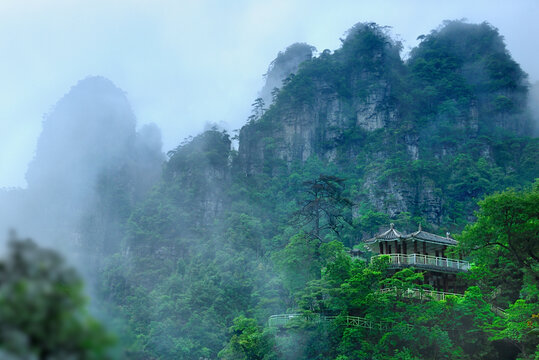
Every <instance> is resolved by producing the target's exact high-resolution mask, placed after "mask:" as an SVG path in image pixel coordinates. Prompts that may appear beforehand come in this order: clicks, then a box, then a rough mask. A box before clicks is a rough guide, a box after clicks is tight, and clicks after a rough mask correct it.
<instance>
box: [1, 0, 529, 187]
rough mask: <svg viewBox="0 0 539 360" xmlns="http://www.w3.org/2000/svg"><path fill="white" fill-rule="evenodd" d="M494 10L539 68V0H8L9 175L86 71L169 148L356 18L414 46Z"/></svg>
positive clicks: (4, 35) (4, 157)
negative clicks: (280, 61) (120, 95)
mask: <svg viewBox="0 0 539 360" xmlns="http://www.w3.org/2000/svg"><path fill="white" fill-rule="evenodd" d="M461 18H466V19H468V20H469V21H470V22H482V21H488V22H490V23H491V24H493V25H494V26H496V27H497V28H498V29H499V30H500V33H501V34H502V35H504V37H505V39H506V43H507V45H508V48H509V50H510V51H511V53H512V55H513V57H514V58H515V59H516V61H517V62H519V63H520V64H521V66H522V67H523V69H524V70H525V71H526V72H528V74H529V75H530V80H531V81H532V82H534V81H537V80H539V61H538V60H537V59H539V46H538V45H537V44H538V42H537V36H538V35H539V21H538V18H539V1H538V0H529V1H527V0H514V1H496V0H485V1H473V0H466V1H456V0H452V1H433V0H426V1H420V0H416V1H411V0H410V1H404V0H403V1H372V0H369V1H363V0H350V1H333V2H330V1H327V0H320V1H318V0H265V1H255V0H250V1H248V0H221V1H218V0H147V1H143V0H87V1H78V0H0V54H1V55H0V150H1V151H0V187H2V186H25V181H24V174H25V172H26V166H27V164H28V162H29V161H30V160H31V158H32V157H33V153H34V151H35V146H36V140H37V136H38V135H39V133H40V131H41V121H42V118H43V115H44V114H45V113H47V112H48V111H50V109H51V108H52V106H53V105H54V104H55V103H56V102H57V101H58V100H59V99H60V98H61V97H62V96H63V95H64V94H65V93H67V92H68V91H69V89H70V87H71V86H73V85H74V84H76V83H77V81H78V80H80V79H82V78H85V77H86V76H89V75H102V76H105V77H107V78H109V79H111V80H112V81H113V82H114V83H115V84H116V85H117V86H119V87H120V88H122V89H123V90H124V91H126V92H127V95H128V98H129V100H130V102H131V105H132V106H133V109H134V112H135V114H136V116H137V119H138V124H139V126H140V125H141V124H144V123H148V122H155V123H157V124H158V125H159V127H160V128H161V130H162V132H163V139H164V150H165V151H167V150H169V149H171V148H173V147H174V146H176V145H177V144H179V143H180V141H181V140H182V139H183V138H185V137H187V136H189V135H195V134H197V133H199V132H200V131H202V130H203V129H204V126H205V124H207V123H222V124H224V125H225V126H226V127H227V128H228V129H229V130H233V129H237V128H239V127H241V126H242V125H243V124H244V123H245V119H246V118H247V116H248V115H249V112H250V104H251V103H252V100H253V99H254V98H256V97H257V96H256V95H257V91H258V90H259V89H260V88H261V87H262V85H263V78H262V74H263V73H264V72H265V71H266V69H267V66H268V64H269V63H270V61H271V60H273V59H274V58H275V56H276V55H277V53H278V52H279V51H281V50H284V49H285V48H286V47H287V46H288V45H290V44H292V43H294V42H307V43H309V44H311V45H314V46H316V47H317V48H318V50H319V51H322V50H324V49H326V48H327V49H331V50H334V49H336V48H338V47H339V44H340V42H339V37H342V35H343V33H344V32H345V31H346V30H347V29H348V28H350V27H351V26H352V25H354V24H355V23H357V22H360V21H361V22H365V21H374V22H377V23H378V24H381V25H390V26H392V27H393V33H394V34H398V35H400V37H401V38H402V40H404V45H405V48H409V47H412V46H414V45H416V43H417V42H416V40H415V39H416V38H417V36H418V35H421V34H426V33H428V32H429V31H430V30H432V29H434V28H436V27H438V25H440V23H441V22H442V21H443V20H444V19H461Z"/></svg>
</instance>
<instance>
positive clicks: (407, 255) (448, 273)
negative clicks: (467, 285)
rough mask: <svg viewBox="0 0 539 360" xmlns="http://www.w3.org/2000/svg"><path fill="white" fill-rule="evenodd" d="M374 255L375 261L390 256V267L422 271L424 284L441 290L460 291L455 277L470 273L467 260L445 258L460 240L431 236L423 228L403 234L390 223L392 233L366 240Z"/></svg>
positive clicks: (388, 231) (388, 232)
mask: <svg viewBox="0 0 539 360" xmlns="http://www.w3.org/2000/svg"><path fill="white" fill-rule="evenodd" d="M364 243H365V245H366V246H367V247H368V248H369V249H370V251H372V252H373V253H375V254H376V255H375V256H374V257H373V258H376V257H380V256H384V255H389V259H388V261H389V263H390V265H389V268H390V269H395V270H400V269H403V268H407V267H413V268H415V269H418V270H421V271H423V272H424V273H425V274H424V282H425V283H426V284H430V285H431V286H432V287H434V288H435V289H438V290H442V291H448V290H452V291H457V289H458V288H459V287H458V285H457V283H456V274H457V273H459V272H465V271H468V270H469V268H470V264H469V263H468V262H467V261H463V260H459V259H451V258H448V257H446V250H447V248H448V247H451V246H455V245H457V241H456V240H455V239H453V238H451V237H449V233H447V234H446V236H445V237H444V236H439V235H436V234H431V233H428V232H426V231H423V230H422V229H421V225H419V229H418V230H417V231H416V232H413V233H411V234H403V233H401V232H399V231H397V229H395V227H394V225H393V224H391V225H390V227H389V230H387V231H384V232H383V233H381V234H378V235H376V236H375V237H373V238H371V239H367V240H365V241H364Z"/></svg>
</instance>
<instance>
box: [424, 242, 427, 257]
mask: <svg viewBox="0 0 539 360" xmlns="http://www.w3.org/2000/svg"><path fill="white" fill-rule="evenodd" d="M423 255H427V243H426V242H423Z"/></svg>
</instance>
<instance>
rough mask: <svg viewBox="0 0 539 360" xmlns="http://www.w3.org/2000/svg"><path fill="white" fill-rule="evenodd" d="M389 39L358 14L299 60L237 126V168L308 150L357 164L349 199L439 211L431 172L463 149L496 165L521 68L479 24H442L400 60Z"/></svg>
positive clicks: (519, 126) (438, 217)
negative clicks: (255, 115)
mask: <svg viewBox="0 0 539 360" xmlns="http://www.w3.org/2000/svg"><path fill="white" fill-rule="evenodd" d="M399 46H400V45H399V44H398V43H396V42H395V41H393V40H392V39H391V38H390V37H389V36H388V35H387V33H385V32H384V30H383V29H382V28H380V27H377V26H376V25H374V24H358V25H356V26H355V27H353V28H352V29H351V30H350V31H349V33H348V35H347V37H346V39H345V40H344V41H343V46H342V48H341V49H339V50H336V51H335V52H334V53H333V54H332V53H330V52H329V51H325V52H323V53H322V54H320V56H318V57H316V58H313V59H310V60H308V61H307V62H305V63H303V65H302V66H301V67H300V69H299V71H298V72H297V73H296V74H295V76H292V77H291V78H290V79H289V80H288V82H287V83H286V84H285V86H284V87H283V88H282V89H281V90H280V91H279V93H278V94H277V96H276V98H275V100H276V101H275V102H274V103H273V105H272V106H271V107H270V108H269V109H268V111H267V112H266V113H265V114H264V115H263V116H261V117H260V118H259V119H255V120H254V121H251V122H250V123H249V124H247V125H246V126H244V127H243V128H242V129H241V132H240V146H239V155H238V160H239V163H240V164H241V168H242V171H243V172H244V173H245V174H246V175H249V174H254V175H256V174H258V173H262V172H266V173H268V172H269V173H271V172H272V171H275V169H277V168H279V167H282V166H285V167H290V166H291V164H294V163H303V162H305V161H306V160H307V159H309V158H310V157H318V158H320V159H322V160H324V161H326V162H333V163H339V164H340V165H341V168H342V169H343V170H344V171H349V170H345V169H350V167H354V166H356V167H361V168H362V170H361V171H360V172H359V173H355V176H358V177H361V179H362V181H361V192H362V193H364V197H363V198H361V197H358V198H357V199H356V201H358V202H359V201H361V199H368V202H369V204H370V205H371V206H372V207H373V208H374V209H376V210H377V211H381V212H385V213H387V214H389V215H390V216H392V217H395V216H398V215H399V214H402V213H411V214H422V216H424V217H425V219H426V220H427V221H428V222H429V223H431V224H434V225H439V224H441V223H442V222H444V221H446V219H444V216H446V213H447V206H448V204H447V197H446V195H444V192H445V191H446V190H447V189H446V187H447V186H448V185H447V184H445V183H444V181H441V180H440V179H441V178H443V177H451V174H454V172H455V170H456V169H454V168H452V167H455V166H457V165H455V161H454V160H455V158H456V157H457V156H458V155H459V154H461V153H468V154H469V153H473V155H472V157H473V158H474V160H476V161H477V160H478V159H479V158H485V159H487V161H488V162H490V165H491V166H492V167H499V166H501V164H500V163H499V162H498V163H496V160H495V159H494V158H495V156H494V155H493V153H494V152H495V150H494V149H493V147H492V145H493V143H492V142H493V139H494V138H499V134H501V133H504V132H505V133H506V134H515V135H518V134H522V133H526V131H527V129H528V127H529V126H528V125H529V120H530V119H529V117H528V116H527V113H526V110H525V101H524V100H523V99H525V98H526V75H525V73H524V72H522V70H521V69H520V67H519V66H518V64H516V63H515V62H514V61H513V60H512V59H511V58H510V56H509V54H508V52H507V50H506V49H505V45H504V44H503V41H502V38H501V37H500V36H499V34H498V33H497V30H496V29H495V28H493V27H491V26H490V25H488V24H480V25H471V24H464V23H460V22H448V23H446V24H445V27H443V28H442V29H440V30H437V31H433V32H432V33H431V34H430V35H428V36H426V37H424V39H423V41H422V43H421V45H420V46H419V47H418V48H417V49H415V50H414V51H412V53H411V57H410V59H409V60H408V61H407V62H406V63H405V62H403V61H402V60H401V59H400V57H399V50H400V48H399ZM470 48H473V49H478V50H473V51H469V50H467V49H470ZM474 69H475V70H474ZM501 69H506V70H507V71H508V73H507V74H505V75H502V74H500V71H501ZM434 163H436V164H438V165H440V166H438V167H437V166H434V165H433V164H434ZM503 166H505V165H503ZM352 173H353V172H352ZM389 173H391V174H392V175H388V174H389ZM455 181H456V180H455ZM481 191H482V190H479V191H478V192H476V193H473V195H470V199H471V197H473V196H477V195H478V194H480V193H481ZM470 211H471V210H470Z"/></svg>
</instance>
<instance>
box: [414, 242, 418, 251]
mask: <svg viewBox="0 0 539 360" xmlns="http://www.w3.org/2000/svg"><path fill="white" fill-rule="evenodd" d="M414 254H419V250H417V240H414Z"/></svg>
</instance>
